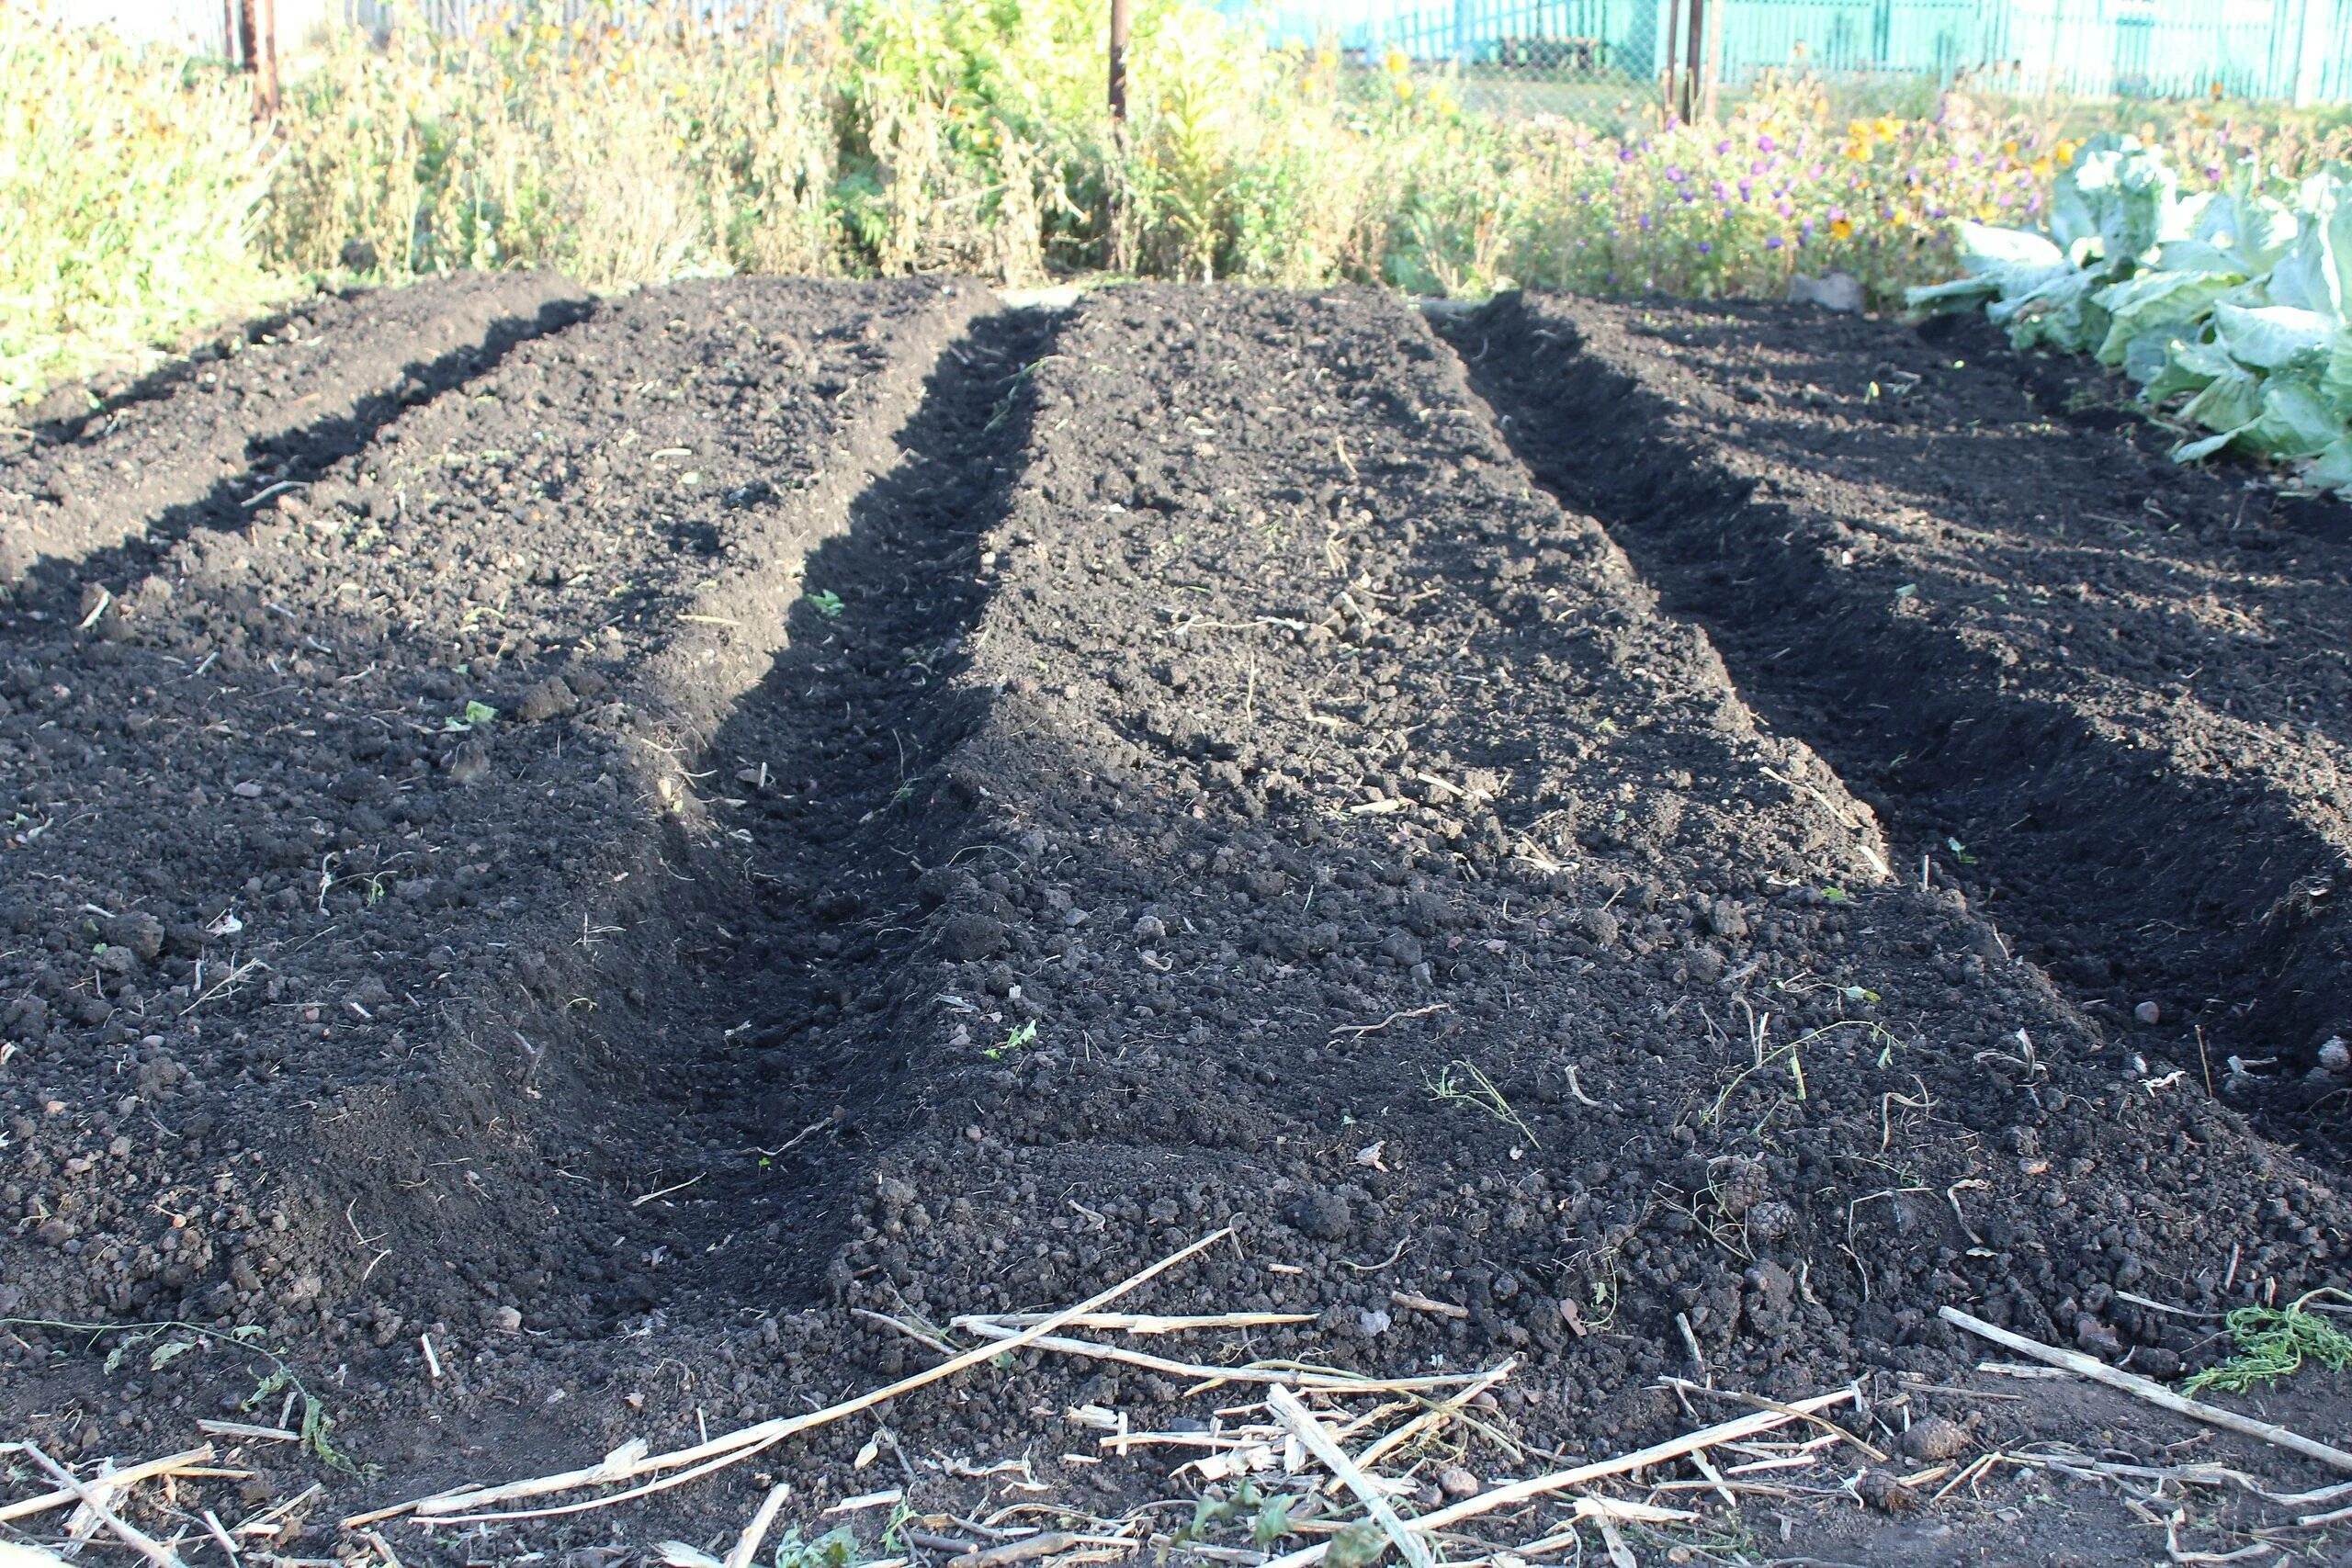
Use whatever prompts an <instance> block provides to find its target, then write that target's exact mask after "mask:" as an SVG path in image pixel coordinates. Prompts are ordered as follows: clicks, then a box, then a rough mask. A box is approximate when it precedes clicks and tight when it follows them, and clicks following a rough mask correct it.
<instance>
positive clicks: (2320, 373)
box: [1905, 134, 2352, 491]
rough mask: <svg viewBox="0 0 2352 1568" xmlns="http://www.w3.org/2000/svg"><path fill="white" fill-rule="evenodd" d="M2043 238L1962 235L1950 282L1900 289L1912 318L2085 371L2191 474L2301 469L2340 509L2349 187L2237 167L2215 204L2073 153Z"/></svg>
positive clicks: (2115, 153)
mask: <svg viewBox="0 0 2352 1568" xmlns="http://www.w3.org/2000/svg"><path fill="white" fill-rule="evenodd" d="M2049 218H2050V226H2049V228H2048V229H2047V230H2046V231H2034V230H2024V229H2002V228H1995V227H1992V226H1989V225H1986V224H1981V223H1963V224H1962V225H1961V231H1960V250H1961V265H1962V272H1963V276H1961V277H1959V278H1956V279H1954V280H1953V281H1951V282H1950V283H1940V284H1936V285H1934V286H1932V287H1930V288H1914V289H1911V290H1909V291H1908V293H1907V295H1906V296H1905V298H1906V299H1907V300H1908V302H1909V303H1910V304H1911V305H1912V306H1913V307H1914V308H1915V309H1930V310H1951V309H1962V308H1968V307H1972V306H1974V305H1977V304H1980V303H1981V304H1982V305H1984V306H1985V312H1986V314H1987V316H1988V317H1989V318H1990V319H1991V320H1992V321H1994V322H1996V324H1998V325H2001V326H2003V327H2006V328H2007V331H2008V334H2009V341H2010V342H2012V343H2014V344H2017V346H2018V347H2019V348H2032V347H2037V346H2041V345H2044V344H2046V345H2048V346H2050V347H2052V348H2058V349H2064V350H2068V351H2071V352H2075V353H2084V354H2093V355H2097V356H2098V359H2099V360H2100V362H2101V363H2103V364H2107V365H2111V366H2115V367H2119V368H2120V369H2121V370H2122V371H2123V372H2124V373H2125V374H2126V375H2128V376H2130V377H2131V378H2132V379H2133V380H2134V381H2136V382H2138V383H2139V384H2140V392H2141V396H2142V398H2143V400H2145V401H2146V402H2147V403H2148V404H2149V405H2150V406H2152V407H2155V408H2160V409H2163V410H2165V411H2166V412H2168V413H2170V415H2171V416H2172V417H2173V418H2174V419H2176V420H2177V421H2178V422H2179V423H2181V424H2183V425H2185V426H2188V430H2189V434H2188V435H2187V436H2186V437H2185V438H2184V439H2183V440H2182V441H2181V442H2180V443H2179V445H2178V446H2176V447H2175V448H2174V449H2173V457H2175V458H2176V459H2177V461H2180V462H2184V463H2188V462H2194V461H2196V460H2197V459H2199V458H2200V457H2210V456H2211V455H2212V454H2214V453H2216V452H2220V451H2222V450H2223V449H2225V448H2233V449H2235V450H2238V451H2241V452H2245V453H2248V454H2251V455H2254V456H2257V457H2270V458H2275V459H2279V460H2284V461H2303V462H2308V463H2309V464H2310V478H2311V479H2312V482H2313V483H2315V484H2318V485H2321V486H2324V487H2326V488H2330V489H2335V490H2346V491H2352V331H2347V329H2346V306H2347V302H2352V177H2347V174H2346V171H2345V170H2343V169H2341V168H2339V167H2335V166H2331V167H2329V168H2328V169H2326V170H2324V171H2323V172H2321V173H2319V174H2316V175H2312V176H2311V177H2309V178H2307V179H2305V180H2303V181H2302V182H2301V184H2300V185H2297V186H2277V185H2276V184H2275V182H2268V183H2267V182H2265V181H2263V180H2262V178H2261V177H2260V175H2258V173H2257V172H2256V169H2255V168H2254V166H2253V165H2252V164H2246V165H2245V166H2244V167H2242V168H2241V169H2240V170H2239V172H2238V175H2237V177H2236V180H2235V182H2234V183H2233V185H2232V186H2231V187H2230V188H2229V189H2227V190H2216V191H2200V192H2198V193H2195V194H2193V195H2183V194H2182V193H2181V190H2180V182H2179V179H2178V177H2177V175H2176V174H2175V172H2174V170H2173V168H2172V167H2171V165H2170V164H2169V163H2168V162H2167V160H2166V159H2165V154H2164V152H2162V151H2161V150H2159V149H2156V148H2153V147H2145V146H2143V145H2142V144H2141V143H2140V142H2139V141H2138V140H2137V139H2135V138H2132V137H2128V136H2116V135H2112V134H2110V135H2105V136H2100V137H2098V138H2095V139H2094V140H2092V141H2089V142H2086V144H2085V145H2084V147H2083V150H2082V152H2080V153H2079V154H2078V155H2077V156H2076V158H2075V161H2074V163H2073V164H2071V165H2069V166H2068V167H2067V168H2066V170H2065V171H2064V173H2062V174H2061V175H2059V176H2058V179H2057V182H2056V188H2055V190H2054V191H2053V192H2052V200H2051V205H2050V213H2049Z"/></svg>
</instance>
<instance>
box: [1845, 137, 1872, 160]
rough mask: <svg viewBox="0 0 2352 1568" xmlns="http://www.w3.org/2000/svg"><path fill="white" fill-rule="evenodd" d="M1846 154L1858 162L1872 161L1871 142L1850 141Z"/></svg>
mask: <svg viewBox="0 0 2352 1568" xmlns="http://www.w3.org/2000/svg"><path fill="white" fill-rule="evenodd" d="M1846 156H1847V157H1849V158H1850V159H1852V160H1853V161H1854V162H1855V163H1857V164H1867V163H1869V162H1870V161H1871V144H1870V143H1869V142H1867V141H1849V142H1847V143H1846Z"/></svg>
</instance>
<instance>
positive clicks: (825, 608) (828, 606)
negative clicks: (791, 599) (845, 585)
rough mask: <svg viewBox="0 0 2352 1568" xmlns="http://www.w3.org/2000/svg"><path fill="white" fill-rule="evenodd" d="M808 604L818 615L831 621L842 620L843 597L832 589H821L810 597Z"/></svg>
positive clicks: (810, 594)
mask: <svg viewBox="0 0 2352 1568" xmlns="http://www.w3.org/2000/svg"><path fill="white" fill-rule="evenodd" d="M808 600H809V605H810V607H811V608H813V609H814V610H815V611H816V612H817V614H819V615H822V616H824V617H825V619H827V620H829V621H838V620H840V619H841V618H842V596H841V595H840V594H838V593H836V592H833V591H832V590H831V589H830V588H820V589H817V590H816V591H815V592H811V593H809V595H808Z"/></svg>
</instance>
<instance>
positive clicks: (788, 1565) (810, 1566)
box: [775, 1525, 865, 1568]
mask: <svg viewBox="0 0 2352 1568" xmlns="http://www.w3.org/2000/svg"><path fill="white" fill-rule="evenodd" d="M864 1556H865V1553H864V1551H863V1550H862V1549H861V1548H860V1547H859V1546H858V1544H857V1532H856V1531H855V1530H853V1529H850V1528H849V1527H848V1526H847V1525H837V1526H835V1527H834V1528H833V1529H829V1530H827V1531H826V1532H825V1533H824V1534H822V1535H820V1536H819V1537H818V1538H817V1539H816V1540H802V1539H801V1538H800V1531H799V1530H798V1529H788V1530H786V1531H785V1532H784V1539H783V1540H779V1541H777V1542H776V1544H775V1568H857V1564H858V1563H859V1562H861V1561H863V1560H864Z"/></svg>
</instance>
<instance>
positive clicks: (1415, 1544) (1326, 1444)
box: [1266, 1384, 1430, 1568]
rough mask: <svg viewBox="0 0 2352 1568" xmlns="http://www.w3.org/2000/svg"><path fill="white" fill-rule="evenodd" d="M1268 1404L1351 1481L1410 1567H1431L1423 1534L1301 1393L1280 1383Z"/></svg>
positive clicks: (1268, 1395) (1308, 1447)
mask: <svg viewBox="0 0 2352 1568" xmlns="http://www.w3.org/2000/svg"><path fill="white" fill-rule="evenodd" d="M1266 1404H1267V1406H1268V1407H1269V1408H1270V1409H1272V1411H1273V1413H1274V1418H1275V1419H1276V1420H1278V1421H1280V1422H1281V1423H1282V1424H1283V1426H1285V1427H1289V1428H1290V1429H1291V1431H1292V1432H1294V1433H1295V1434H1296V1435H1297V1437H1298V1440H1299V1441H1300V1442H1302V1443H1304V1444H1306V1451H1307V1452H1308V1453H1311V1454H1313V1455H1314V1456H1315V1457H1316V1458H1317V1459H1318V1460H1321V1461H1323V1462H1324V1463H1325V1464H1326V1465H1328V1466H1329V1467H1330V1471H1331V1473H1332V1474H1334V1475H1336V1476H1338V1477H1339V1478H1340V1480H1341V1481H1344V1482H1346V1483H1348V1490H1349V1491H1351V1492H1352V1493H1354V1494H1355V1495H1356V1499H1357V1501H1359V1502H1361V1503H1362V1504H1363V1506H1364V1512H1366V1513H1368V1514H1370V1515H1371V1516H1372V1517H1373V1521H1374V1523H1376V1524H1377V1525H1379V1526H1380V1528H1381V1529H1384V1530H1385V1531H1386V1532H1387V1533H1388V1539H1389V1540H1393V1541H1395V1542H1396V1543H1397V1554H1398V1555H1399V1556H1401V1557H1403V1558H1404V1560H1405V1562H1406V1563H1407V1564H1408V1568H1430V1549H1429V1547H1428V1546H1427V1545H1426V1544H1425V1543H1424V1542H1423V1541H1422V1540H1421V1538H1420V1537H1419V1536H1417V1535H1415V1534H1414V1533H1413V1532H1412V1531H1410V1530H1408V1529H1406V1528H1405V1521H1404V1520H1402V1519H1400V1518H1398V1517H1397V1510H1396V1509H1395V1508H1392V1507H1390V1506H1388V1497H1387V1495H1386V1494H1385V1493H1384V1492H1382V1491H1381V1489H1380V1488H1379V1486H1378V1485H1376V1484H1375V1483H1374V1481H1373V1479H1372V1477H1370V1476H1368V1475H1366V1474H1365V1473H1364V1472H1363V1471H1362V1470H1360V1469H1358V1468H1357V1466H1356V1462H1355V1461H1353V1460H1351V1459H1350V1458H1349V1457H1348V1450H1345V1449H1343V1448H1341V1447H1340V1445H1339V1444H1338V1443H1337V1442H1334V1441H1333V1440H1332V1438H1331V1434H1330V1433H1329V1432H1327V1431H1325V1430H1324V1429H1323V1423H1322V1422H1320V1421H1317V1419H1316V1418H1315V1413H1314V1412H1313V1411H1311V1410H1309V1409H1307V1408H1306V1404H1303V1403H1301V1401H1300V1400H1299V1397H1298V1395H1296V1394H1295V1393H1291V1391H1290V1390H1288V1389H1286V1388H1283V1387H1282V1386H1281V1385H1280V1384H1277V1385H1275V1386H1274V1387H1272V1388H1271V1389H1268V1390H1267V1391H1266Z"/></svg>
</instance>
